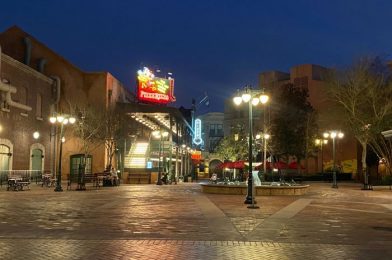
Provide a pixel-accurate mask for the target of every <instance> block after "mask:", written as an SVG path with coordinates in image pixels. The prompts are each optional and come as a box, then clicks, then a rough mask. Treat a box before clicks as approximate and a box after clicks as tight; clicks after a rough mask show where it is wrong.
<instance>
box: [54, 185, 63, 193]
mask: <svg viewBox="0 0 392 260" xmlns="http://www.w3.org/2000/svg"><path fill="white" fill-rule="evenodd" d="M54 191H55V192H61V191H63V188H62V187H61V186H56V188H54Z"/></svg>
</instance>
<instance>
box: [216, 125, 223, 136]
mask: <svg viewBox="0 0 392 260" xmlns="http://www.w3.org/2000/svg"><path fill="white" fill-rule="evenodd" d="M216 135H217V136H223V125H222V124H217V125H216Z"/></svg>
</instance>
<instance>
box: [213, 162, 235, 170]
mask: <svg viewBox="0 0 392 260" xmlns="http://www.w3.org/2000/svg"><path fill="white" fill-rule="evenodd" d="M225 168H230V169H233V168H234V163H233V162H223V163H221V164H219V165H218V166H216V169H225Z"/></svg>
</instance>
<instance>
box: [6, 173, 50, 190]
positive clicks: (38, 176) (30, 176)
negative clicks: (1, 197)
mask: <svg viewBox="0 0 392 260" xmlns="http://www.w3.org/2000/svg"><path fill="white" fill-rule="evenodd" d="M48 173H49V174H50V171H40V170H6V171H4V170H3V171H0V186H3V183H5V184H6V183H7V181H8V179H9V178H12V177H16V176H17V177H21V178H23V179H26V180H30V181H32V182H35V183H37V184H38V182H41V181H42V176H43V175H44V174H48Z"/></svg>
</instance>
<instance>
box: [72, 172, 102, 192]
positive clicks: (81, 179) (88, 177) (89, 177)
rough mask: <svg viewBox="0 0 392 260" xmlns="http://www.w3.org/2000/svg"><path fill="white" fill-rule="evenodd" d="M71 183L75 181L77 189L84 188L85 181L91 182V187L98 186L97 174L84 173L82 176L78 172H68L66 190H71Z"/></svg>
mask: <svg viewBox="0 0 392 260" xmlns="http://www.w3.org/2000/svg"><path fill="white" fill-rule="evenodd" d="M72 183H77V184H78V188H77V190H85V189H86V183H92V184H93V187H95V188H96V189H97V188H99V187H100V186H99V180H98V174H96V173H85V174H83V176H82V175H81V174H80V175H79V174H68V183H67V190H71V188H72Z"/></svg>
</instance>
